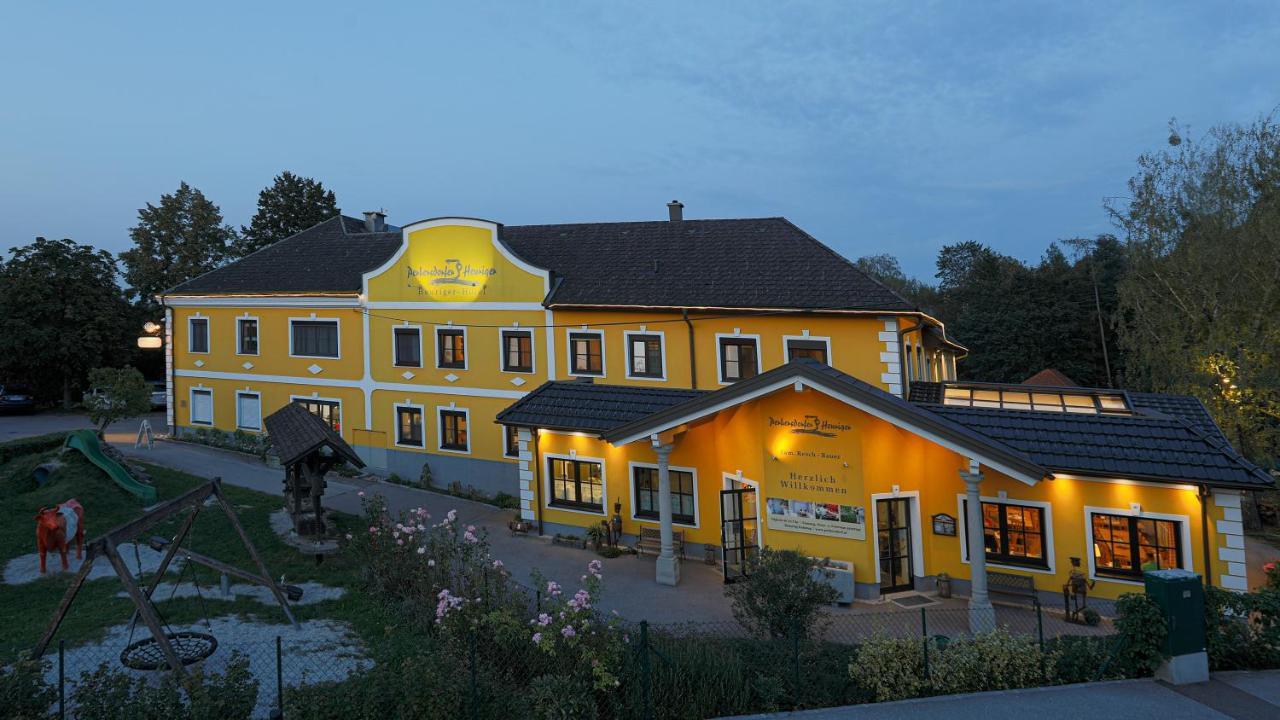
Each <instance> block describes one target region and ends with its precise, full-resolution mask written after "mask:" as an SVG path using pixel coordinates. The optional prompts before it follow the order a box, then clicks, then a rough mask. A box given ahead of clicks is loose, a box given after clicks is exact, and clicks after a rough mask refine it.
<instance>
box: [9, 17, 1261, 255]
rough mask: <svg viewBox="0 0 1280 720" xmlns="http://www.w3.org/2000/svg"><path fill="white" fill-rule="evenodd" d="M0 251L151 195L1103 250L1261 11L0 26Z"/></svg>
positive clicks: (927, 250)
mask: <svg viewBox="0 0 1280 720" xmlns="http://www.w3.org/2000/svg"><path fill="white" fill-rule="evenodd" d="M0 27H4V28H6V33H5V41H4V43H2V44H0V68H3V70H0V88H2V89H3V97H4V98H5V100H4V101H3V102H2V103H0V214H2V215H3V216H4V217H5V219H6V222H5V228H6V230H5V232H4V233H3V235H0V246H3V248H6V249H7V248H8V247H10V246H13V245H17V244H24V243H27V242H30V241H31V239H32V238H34V237H35V236H37V235H45V236H50V237H72V238H74V239H76V240H78V241H81V242H88V243H92V244H95V245H98V246H100V247H103V248H106V249H108V250H111V251H113V252H118V251H120V250H124V249H126V248H127V247H128V243H129V240H128V228H129V227H130V226H131V225H133V224H134V222H135V220H136V212H137V209H138V208H139V207H142V206H143V204H144V203H146V202H149V201H150V202H155V201H156V200H157V199H158V198H159V196H160V194H161V193H164V192H170V191H172V190H173V189H174V188H175V187H177V185H178V182H179V181H181V180H186V181H187V182H189V183H191V184H193V185H195V186H197V187H199V188H200V189H202V190H203V191H204V192H205V193H206V194H207V195H208V196H209V197H210V198H211V199H213V201H214V202H216V203H218V204H219V205H220V206H221V207H222V210H223V213H224V215H225V216H226V218H227V220H228V221H229V222H231V223H233V224H236V225H240V224H242V223H247V221H248V218H249V217H250V215H251V214H252V212H253V209H254V205H255V202H256V199H257V193H258V191H259V190H260V189H261V188H262V187H263V186H264V185H266V184H268V183H269V182H270V180H271V178H272V176H274V175H275V174H276V173H278V172H279V171H281V170H283V169H289V170H292V171H294V172H297V173H300V174H304V175H308V176H312V177H316V178H318V179H320V180H322V181H323V182H324V183H325V184H326V185H327V186H329V187H331V188H332V189H333V190H335V191H336V192H337V194H338V200H339V204H340V206H341V207H342V208H343V209H344V211H346V212H347V213H348V214H353V215H359V212H360V211H362V210H366V209H370V208H374V207H384V208H386V210H387V212H388V214H389V220H390V221H391V222H396V223H404V222H408V221H411V220H416V219H420V218H423V217H430V216H435V215H446V214H447V215H472V216H480V217H485V218H490V219H493V220H497V221H499V222H505V223H508V224H525V223H544V222H571V221H600V220H641V219H660V218H663V217H665V214H666V209H665V207H664V205H665V203H666V202H667V201H668V200H671V199H672V198H679V199H680V200H682V201H684V202H685V204H686V206H687V209H686V217H692V218H706V217H744V216H762V215H785V216H787V217H789V218H791V219H792V220H794V221H795V222H797V223H798V224H799V225H801V226H802V227H804V228H805V229H807V230H809V231H810V232H812V233H813V234H814V235H816V236H817V237H819V238H820V239H822V240H824V241H825V242H827V243H828V244H830V245H832V246H834V247H835V248H836V249H838V250H839V251H841V252H842V253H844V254H846V255H848V256H850V257H858V256H861V255H866V254H874V253H882V252H888V253H892V254H895V255H897V256H898V257H899V258H900V259H901V260H902V263H903V265H904V267H905V268H906V269H907V270H908V271H909V272H910V273H912V274H915V275H919V276H923V277H932V275H933V271H934V268H933V263H934V258H935V257H936V254H937V251H938V249H939V248H940V247H941V246H942V245H944V244H947V243H952V242H959V241H963V240H979V241H982V242H985V243H988V244H990V245H992V246H994V247H996V248H997V249H999V250H1001V251H1004V252H1007V253H1010V254H1013V255H1016V256H1018V257H1021V258H1024V259H1028V260H1034V259H1035V258H1037V257H1038V256H1039V254H1040V253H1041V252H1042V250H1043V249H1044V247H1045V246H1046V245H1047V244H1048V243H1049V242H1050V241H1052V240H1055V239H1058V238H1064V237H1072V236H1077V235H1092V234H1096V233H1099V232H1106V231H1109V230H1110V229H1111V226H1110V224H1109V222H1108V220H1107V217H1106V214H1105V213H1104V212H1103V209H1102V205H1101V204H1102V200H1103V198H1104V197H1108V196H1123V195H1124V194H1125V181H1126V180H1127V178H1128V177H1129V176H1130V175H1131V174H1132V171H1133V169H1134V161H1135V158H1136V157H1137V155H1138V154H1139V153H1141V152H1143V151H1145V150H1150V149H1158V148H1159V147H1160V146H1161V145H1162V143H1163V141H1164V138H1165V137H1166V136H1167V130H1166V125H1167V122H1168V120H1169V118H1170V117H1172V116H1176V117H1177V118H1178V119H1179V121H1180V122H1182V123H1185V124H1188V125H1190V127H1191V128H1192V130H1193V133H1195V132H1197V131H1203V130H1205V129H1207V128H1208V127H1209V126H1211V125H1213V124H1215V123H1220V122H1226V121H1241V122H1247V121H1250V120H1252V119H1254V118H1256V117H1258V116H1259V115H1260V114H1264V113H1268V112H1270V111H1271V110H1272V109H1273V108H1275V107H1276V106H1277V105H1278V104H1280V80H1278V78H1280V52H1277V50H1276V48H1277V47H1280V4H1277V3H1256V4H1250V3H1185V4H1184V3H1167V2H1165V3H1151V4H1136V5H1130V4H1118V3H1105V4H1104V3H1097V4H1094V3H1071V4H1069V6H1067V7H1055V6H1051V5H1048V4H1040V3H1029V2H1011V3H982V4H979V3H967V2H966V3H959V2H957V3H923V2H895V3H875V2H830V3H763V2H760V3H750V2H748V3H743V2H727V3H712V2H697V3H690V2H683V3H679V2H676V3H661V2H646V3H632V4H628V6H626V7H624V6H623V5H622V4H621V3H600V2H582V3H573V2H561V3H539V2H509V3H485V2H467V3H449V4H448V5H445V4H441V5H440V6H435V5H433V4H428V3H419V2H404V3H396V4H380V3H374V2H365V3H343V4H333V5H328V4H324V3H320V2H308V3H297V4H286V3H277V2H256V3H244V4H241V3H233V2H225V1H224V2H217V3H199V4H195V3H172V2H169V3H132V2H131V3H93V4H90V3H34V2H24V3H17V2H5V3H4V4H3V5H0Z"/></svg>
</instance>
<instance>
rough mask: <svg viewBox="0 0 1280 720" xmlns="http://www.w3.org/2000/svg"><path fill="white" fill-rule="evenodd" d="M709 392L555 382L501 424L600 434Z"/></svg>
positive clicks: (512, 408) (515, 408) (511, 410)
mask: <svg viewBox="0 0 1280 720" xmlns="http://www.w3.org/2000/svg"><path fill="white" fill-rule="evenodd" d="M705 392H706V391H704V390H675V389H668V388H650V387H633V386H630V385H597V384H595V383H591V382H584V381H580V380H569V381H565V380H560V381H554V380H553V381H550V382H545V383H543V384H542V385H540V386H538V387H537V388H535V389H534V390H533V391H532V392H530V393H529V394H528V395H525V396H524V397H522V398H520V399H519V400H517V401H516V402H515V403H513V404H512V405H510V406H509V407H507V408H506V409H505V410H503V411H502V412H500V413H498V417H497V421H498V422H499V423H500V424H503V425H519V426H522V427H538V428H546V429H549V430H579V431H585V432H597V433H599V432H605V431H607V430H611V429H613V428H615V427H618V426H620V425H624V424H626V423H628V422H631V421H633V420H638V419H639V418H643V417H648V416H649V415H652V414H653V413H656V412H658V411H660V410H665V409H667V408H669V407H672V406H673V405H678V404H680V403H682V402H684V401H686V400H688V399H690V398H693V397H697V396H699V395H702V394H704V393H705Z"/></svg>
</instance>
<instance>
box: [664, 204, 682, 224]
mask: <svg viewBox="0 0 1280 720" xmlns="http://www.w3.org/2000/svg"><path fill="white" fill-rule="evenodd" d="M667 212H668V213H669V214H670V215H671V222H680V221H681V220H683V219H684V203H682V202H680V201H679V200H672V201H671V202H669V203H667Z"/></svg>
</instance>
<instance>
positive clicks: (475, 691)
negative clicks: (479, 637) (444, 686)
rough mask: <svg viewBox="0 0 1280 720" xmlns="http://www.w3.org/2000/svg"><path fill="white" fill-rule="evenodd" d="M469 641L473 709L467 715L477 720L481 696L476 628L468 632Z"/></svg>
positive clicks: (468, 653)
mask: <svg viewBox="0 0 1280 720" xmlns="http://www.w3.org/2000/svg"><path fill="white" fill-rule="evenodd" d="M467 639H468V646H469V647H468V648H467V656H468V658H469V664H470V665H471V702H470V703H469V705H470V706H471V707H470V708H469V709H468V710H469V712H468V713H467V714H468V715H470V716H471V718H472V720H475V718H478V717H480V708H479V707H478V704H479V695H480V687H479V684H480V683H479V679H478V676H477V672H478V668H477V667H476V629H475V628H471V629H470V630H469V631H468V632H467Z"/></svg>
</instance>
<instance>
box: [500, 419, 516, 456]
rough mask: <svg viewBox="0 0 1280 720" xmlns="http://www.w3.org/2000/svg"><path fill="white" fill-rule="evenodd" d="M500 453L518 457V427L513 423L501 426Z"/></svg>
mask: <svg viewBox="0 0 1280 720" xmlns="http://www.w3.org/2000/svg"><path fill="white" fill-rule="evenodd" d="M502 455H503V457H509V458H518V457H520V428H518V427H516V426H515V425H504V426H503V427H502Z"/></svg>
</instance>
